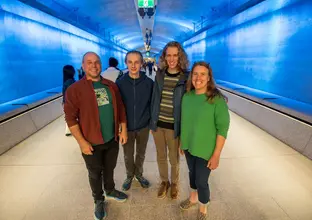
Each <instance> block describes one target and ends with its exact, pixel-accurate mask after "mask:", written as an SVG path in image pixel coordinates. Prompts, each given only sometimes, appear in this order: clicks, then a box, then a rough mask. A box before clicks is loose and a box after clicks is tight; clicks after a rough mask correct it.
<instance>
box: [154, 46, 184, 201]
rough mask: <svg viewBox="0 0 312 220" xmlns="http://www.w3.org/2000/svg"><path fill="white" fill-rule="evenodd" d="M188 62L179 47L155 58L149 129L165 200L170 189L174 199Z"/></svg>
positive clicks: (176, 193)
mask: <svg viewBox="0 0 312 220" xmlns="http://www.w3.org/2000/svg"><path fill="white" fill-rule="evenodd" d="M188 65H189V61H188V59H187V55H186V53H185V51H184V49H183V48H182V46H181V45H180V43H178V42H176V41H173V42H169V43H168V44H167V45H166V46H165V48H164V49H163V52H162V54H161V56H160V58H159V66H160V69H159V70H158V71H157V73H156V77H155V83H154V89H153V95H152V101H151V111H152V112H151V120H150V128H151V130H152V134H153V137H154V141H155V145H156V151H157V163H158V170H159V175H160V178H161V184H160V187H159V190H158V195H157V196H158V198H164V197H166V195H167V193H168V190H169V188H170V187H171V198H172V199H177V197H178V181H179V160H180V158H179V136H180V124H181V100H182V96H183V94H184V92H185V90H186V88H185V87H186V80H187V77H188V71H187V69H188ZM167 152H169V161H170V164H171V183H170V181H169V177H168V176H169V175H168V162H167Z"/></svg>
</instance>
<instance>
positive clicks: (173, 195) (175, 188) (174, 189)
mask: <svg viewBox="0 0 312 220" xmlns="http://www.w3.org/2000/svg"><path fill="white" fill-rule="evenodd" d="M178 193H179V189H178V185H177V184H176V183H173V184H172V185H171V198H172V199H177V198H178Z"/></svg>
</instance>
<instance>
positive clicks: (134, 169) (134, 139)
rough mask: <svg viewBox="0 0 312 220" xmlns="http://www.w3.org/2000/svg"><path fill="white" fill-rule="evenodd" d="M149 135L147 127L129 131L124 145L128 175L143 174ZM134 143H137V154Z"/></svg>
mask: <svg viewBox="0 0 312 220" xmlns="http://www.w3.org/2000/svg"><path fill="white" fill-rule="evenodd" d="M148 136H149V129H148V128H147V127H146V128H143V129H141V130H139V131H128V141H127V143H126V144H125V145H123V149H124V159H125V165H126V170H127V177H134V175H135V176H142V174H143V163H144V159H145V152H146V146H147V141H148ZM134 144H136V155H135V156H134V149H135V147H134ZM134 158H135V159H134Z"/></svg>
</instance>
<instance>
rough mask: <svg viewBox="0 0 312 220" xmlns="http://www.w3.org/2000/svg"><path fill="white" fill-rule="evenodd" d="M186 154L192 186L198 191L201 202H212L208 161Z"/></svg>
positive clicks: (186, 152)
mask: <svg viewBox="0 0 312 220" xmlns="http://www.w3.org/2000/svg"><path fill="white" fill-rule="evenodd" d="M184 153H185V157H186V162H187V166H188V168H189V177H190V186H191V188H192V189H194V190H197V193H198V200H199V202H200V203H202V204H207V203H208V202H209V201H210V190H209V185H208V178H209V175H210V172H211V170H210V169H209V168H208V167H207V164H208V161H207V160H204V159H202V158H199V157H195V156H193V155H191V154H190V153H189V152H188V151H187V150H185V151H184Z"/></svg>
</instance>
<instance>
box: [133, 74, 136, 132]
mask: <svg viewBox="0 0 312 220" xmlns="http://www.w3.org/2000/svg"><path fill="white" fill-rule="evenodd" d="M133 93H134V100H133V101H134V104H133V126H134V128H133V129H135V103H136V102H135V79H134V80H133Z"/></svg>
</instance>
